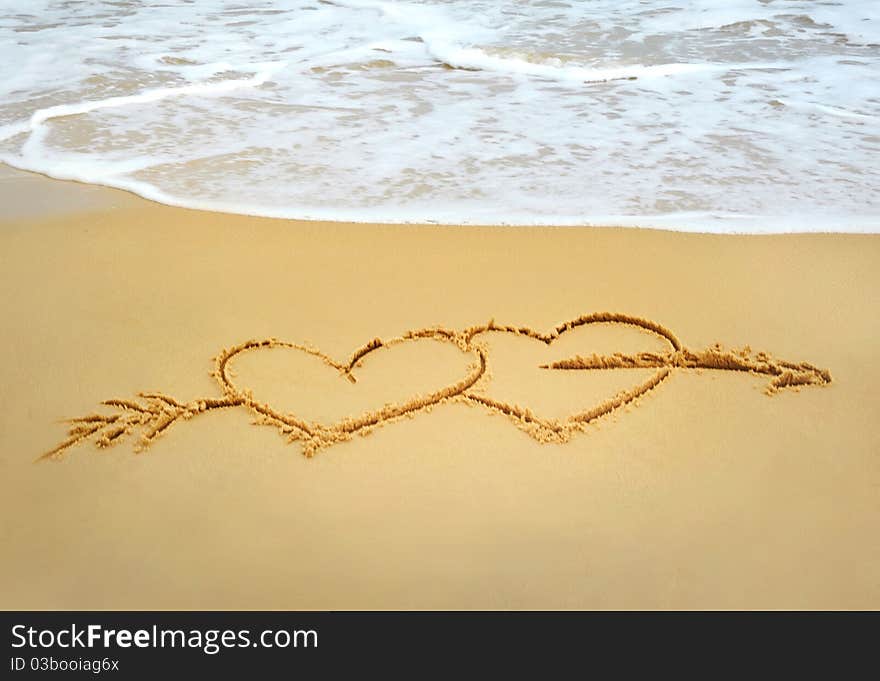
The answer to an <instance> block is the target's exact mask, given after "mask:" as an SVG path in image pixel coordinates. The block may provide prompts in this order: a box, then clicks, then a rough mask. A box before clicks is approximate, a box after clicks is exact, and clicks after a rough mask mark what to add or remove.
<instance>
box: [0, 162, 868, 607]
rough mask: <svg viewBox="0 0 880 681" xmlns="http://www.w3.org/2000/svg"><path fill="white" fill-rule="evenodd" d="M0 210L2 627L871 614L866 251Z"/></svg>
mask: <svg viewBox="0 0 880 681" xmlns="http://www.w3.org/2000/svg"><path fill="white" fill-rule="evenodd" d="M0 194H2V205H3V206H4V208H3V211H2V215H0V280H2V290H3V291H4V292H5V295H4V296H3V299H2V302H0V306H2V309H0V317H2V320H3V323H2V326H0V339H2V348H3V350H4V352H3V355H4V361H3V364H2V368H0V380H2V385H3V390H2V392H0V469H2V475H0V480H2V483H0V485H2V493H0V506H2V509H0V513H2V516H3V517H4V518H5V521H4V522H3V523H2V526H0V545H2V546H3V555H4V559H3V561H2V563H0V605H2V607H4V608H36V609H44V608H49V609H65V608H98V609H127V608H139V609H189V608H197V609H239V608H258V609H360V608H373V609H386V608H389V609H393V608H432V609H435V608H439V609H446V608H454V609H483V608H517V609H520V608H525V609H531V608H540V609H547V608H551V609H554V608H877V607H880V543H878V542H877V540H876V536H877V530H878V528H880V458H878V454H880V425H878V421H877V419H876V403H877V401H876V395H875V393H876V390H877V386H878V385H880V368H878V363H877V361H876V358H875V354H876V348H877V345H876V338H877V337H878V335H880V318H878V315H877V314H876V309H877V290H878V285H880V281H878V277H880V274H878V272H880V268H878V264H880V236H877V235H876V234H864V235H859V234H782V235H761V236H756V235H750V236H744V235H712V234H688V233H681V232H671V231H662V230H646V229H634V228H598V227H596V228H588V227H580V228H566V227H557V228H554V227H525V226H519V227H473V226H471V227H460V226H455V225H443V226H441V225H383V224H347V223H322V222H307V221H294V220H276V219H267V218H256V217H248V216H241V215H229V214H221V213H214V212H208V211H196V210H187V209H181V208H173V207H168V206H163V205H160V204H156V203H152V202H149V201H146V200H144V199H141V198H139V197H136V196H134V195H132V194H128V193H126V192H122V191H118V190H111V189H106V188H101V187H95V186H89V185H82V184H77V183H67V182H60V181H56V180H50V179H48V178H45V177H42V176H39V175H34V174H30V173H22V172H19V171H14V170H12V169H9V168H4V169H3V173H2V176H0ZM716 344H720V347H719V346H717V345H716ZM566 363H567V364H566ZM554 366H555V367H556V368H542V367H554ZM107 402H109V404H108V403H107ZM66 419H79V420H74V421H72V422H70V421H65V420H66ZM65 443H67V444H66V445H65ZM59 445H62V446H61V448H60V449H59ZM53 452H54V453H53ZM47 453H49V454H51V456H49V457H44V455H46V454H47ZM304 454H309V455H311V456H306V455H304Z"/></svg>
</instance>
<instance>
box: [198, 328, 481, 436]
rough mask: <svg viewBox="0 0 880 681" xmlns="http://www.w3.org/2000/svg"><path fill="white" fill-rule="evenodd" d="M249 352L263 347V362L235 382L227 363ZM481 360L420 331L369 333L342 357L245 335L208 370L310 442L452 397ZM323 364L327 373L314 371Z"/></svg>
mask: <svg viewBox="0 0 880 681" xmlns="http://www.w3.org/2000/svg"><path fill="white" fill-rule="evenodd" d="M248 355H250V356H251V357H247V356H248ZM255 355H262V357H261V358H260V359H261V360H262V364H263V366H262V367H261V366H260V364H259V363H256V364H255V363H253V362H252V363H251V365H250V367H249V369H250V373H249V374H248V376H247V377H246V378H245V379H244V382H245V383H246V385H247V387H246V388H241V387H238V385H237V384H236V382H235V379H234V378H233V375H234V374H236V373H240V372H241V367H236V368H237V369H238V371H235V370H234V369H233V364H234V363H235V362H236V361H241V360H247V359H253V358H254V356H255ZM272 355H274V357H272ZM241 364H244V361H241ZM306 365H311V366H306ZM485 368H486V359H485V356H484V355H483V354H482V351H481V350H479V349H477V348H474V349H467V348H464V347H461V346H459V345H456V344H453V343H450V342H448V339H447V338H446V337H443V336H442V335H437V336H434V335H424V336H413V337H401V338H395V339H392V340H391V341H387V342H383V341H382V340H380V339H374V340H373V341H371V342H370V343H367V344H366V345H364V346H362V347H361V348H359V349H358V350H357V351H355V353H354V354H353V355H352V356H351V357H350V358H349V359H348V360H347V361H346V362H338V361H336V360H334V359H332V358H331V357H329V356H327V355H325V354H324V353H322V352H320V351H319V350H316V349H314V348H310V347H307V346H303V345H298V344H295V343H288V342H284V341H279V340H274V339H270V340H265V341H258V342H250V343H245V344H242V345H241V346H237V347H235V348H232V349H231V350H227V351H224V352H223V353H221V355H220V357H219V358H218V359H217V369H216V371H215V374H214V375H215V378H217V380H218V381H219V382H220V385H221V386H222V388H223V391H224V392H225V394H226V397H227V399H228V400H229V401H230V402H234V403H239V404H243V405H245V406H247V407H248V408H249V409H250V410H251V411H253V412H254V413H256V414H257V417H258V423H261V424H266V425H274V426H276V427H278V428H279V429H280V430H281V431H282V432H284V433H286V434H288V435H289V436H291V438H292V439H295V440H303V441H304V443H305V447H306V449H307V450H309V449H317V448H320V447H325V446H328V445H331V444H335V443H336V442H340V441H343V440H346V439H350V437H351V436H352V435H353V434H355V433H364V432H366V431H368V430H369V429H370V428H372V427H374V426H376V425H377V424H380V423H383V422H386V421H391V420H394V419H397V418H399V417H401V416H406V415H408V414H413V413H415V412H418V411H421V410H425V409H429V408H430V407H432V406H433V405H435V404H437V403H438V402H441V401H442V400H445V399H449V398H452V397H455V396H457V395H459V394H461V393H462V392H464V391H465V390H467V389H468V388H469V387H471V386H472V385H473V384H474V383H475V382H476V381H477V380H479V378H480V377H481V376H482V375H483V373H484V371H485ZM327 369H330V370H331V372H330V375H326V374H327ZM321 372H323V373H324V374H325V376H323V377H321V376H316V373H321ZM267 379H268V380H267ZM322 379H323V380H322ZM261 384H262V387H263V388H265V392H263V393H260V387H261ZM298 384H299V385H298ZM298 387H300V388H301V389H302V392H301V394H297V388H298ZM255 393H256V394H255ZM377 405H381V406H377Z"/></svg>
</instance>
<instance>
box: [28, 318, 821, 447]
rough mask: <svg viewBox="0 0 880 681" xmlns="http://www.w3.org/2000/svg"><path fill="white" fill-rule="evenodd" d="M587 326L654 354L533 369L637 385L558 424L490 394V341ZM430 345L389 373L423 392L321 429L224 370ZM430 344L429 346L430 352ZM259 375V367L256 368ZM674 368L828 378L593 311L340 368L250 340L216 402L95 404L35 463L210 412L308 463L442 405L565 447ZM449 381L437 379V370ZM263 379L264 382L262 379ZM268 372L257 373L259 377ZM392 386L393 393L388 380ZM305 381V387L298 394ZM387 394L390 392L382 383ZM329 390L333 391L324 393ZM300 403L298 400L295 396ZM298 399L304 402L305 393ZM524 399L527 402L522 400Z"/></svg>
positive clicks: (488, 329) (804, 380) (296, 348)
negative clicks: (240, 411)
mask: <svg viewBox="0 0 880 681" xmlns="http://www.w3.org/2000/svg"><path fill="white" fill-rule="evenodd" d="M595 325H615V326H623V327H626V328H630V329H634V330H636V331H640V332H642V334H644V335H646V336H647V337H650V339H652V341H653V342H654V343H655V344H658V343H659V348H657V349H653V350H650V351H644V350H643V351H637V352H630V353H627V352H611V353H605V354H596V353H594V354H591V355H580V354H575V355H574V356H570V357H566V358H564V359H557V360H554V361H549V362H546V363H544V364H541V365H540V366H539V368H540V369H541V370H547V371H554V372H555V371H564V372H602V373H607V372H608V371H609V370H617V369H620V370H641V371H642V372H643V373H645V374H646V376H644V377H641V378H640V379H639V380H638V382H636V381H633V382H631V383H630V384H629V385H627V386H626V387H624V388H623V389H618V390H617V391H616V392H615V393H614V394H613V395H611V396H608V397H604V398H602V399H599V400H598V401H597V402H596V403H595V404H581V403H577V404H572V405H570V406H569V407H567V408H566V409H565V411H566V413H565V415H564V416H562V417H552V416H548V415H542V414H538V413H536V412H535V409H534V408H533V407H532V406H530V405H528V404H526V405H522V404H519V403H516V402H513V401H510V400H506V399H505V398H503V397H499V396H498V395H493V392H492V386H491V379H492V371H491V368H490V357H491V354H492V353H491V352H490V349H489V347H490V346H491V341H490V338H491V337H493V336H500V337H511V338H512V337H517V338H520V339H522V340H525V341H527V342H535V341H537V342H538V343H541V344H543V345H544V346H547V347H550V346H555V345H556V343H557V341H559V340H560V339H561V338H562V337H563V336H570V335H573V334H571V332H572V331H574V330H575V329H584V328H587V327H591V326H595ZM432 342H433V343H439V344H441V345H443V346H445V347H444V352H446V353H449V354H448V356H447V357H446V360H449V361H447V362H446V364H445V365H444V364H443V362H441V361H440V359H439V357H438V356H426V357H425V358H424V359H422V360H421V362H422V364H421V366H422V368H423V369H427V368H432V369H433V368H436V367H434V364H435V363H436V364H437V365H438V366H441V365H442V366H444V367H448V366H452V367H454V370H452V369H447V368H441V369H440V371H439V373H438V372H437V371H430V370H423V371H413V370H411V369H410V370H407V369H405V368H404V369H402V370H401V369H398V375H399V378H400V379H401V380H402V381H403V382H406V383H407V384H409V385H410V387H411V384H412V382H413V380H415V379H416V378H421V379H422V380H424V381H426V382H427V383H428V386H429V388H428V390H427V391H426V392H423V393H417V392H415V391H413V390H410V389H409V388H402V390H401V392H403V393H404V395H405V396H404V397H403V398H402V399H401V400H400V401H399V402H385V404H384V406H382V407H378V408H377V407H368V408H362V410H361V411H360V412H359V413H358V414H357V415H355V416H348V417H342V418H332V417H331V418H330V419H329V420H328V422H325V421H324V420H321V419H316V418H309V417H308V416H306V415H305V414H304V413H302V412H303V408H306V411H307V410H308V409H307V407H308V406H309V405H308V401H305V402H300V406H299V408H298V409H297V408H294V410H293V411H291V410H288V409H284V408H282V407H279V406H278V404H277V402H278V399H277V396H275V397H274V398H273V403H271V404H270V403H269V402H267V401H263V398H265V395H263V398H261V397H260V396H255V395H254V389H253V387H252V386H251V387H240V386H239V385H238V384H237V383H236V378H235V375H234V371H233V364H234V362H235V361H237V360H241V359H242V358H243V357H246V356H248V355H251V356H253V355H255V354H257V353H258V352H261V351H267V350H278V349H282V350H286V351H292V352H293V353H295V355H294V356H296V357H299V358H302V357H307V358H309V359H317V360H320V361H321V362H323V364H324V365H325V367H329V368H331V369H333V370H335V372H336V373H337V378H341V379H342V380H343V381H349V382H351V383H353V384H356V383H357V377H356V375H357V374H358V373H359V372H360V371H361V370H363V371H364V372H367V371H368V369H369V367H368V366H366V365H367V364H371V365H372V364H375V360H376V359H377V357H378V355H379V354H381V353H379V352H378V351H380V350H382V351H384V353H385V354H387V351H389V350H393V349H396V348H402V347H408V348H410V349H411V348H413V347H416V346H426V345H428V344H430V343H432ZM434 347H437V346H434ZM264 368H265V367H264ZM679 369H710V370H719V371H736V372H745V373H751V374H755V375H760V376H765V377H768V376H769V377H770V381H769V384H768V386H767V389H766V392H767V393H769V394H772V393H775V392H778V391H779V390H783V389H786V388H794V389H798V388H799V387H801V386H807V385H827V384H828V383H830V382H831V375H830V373H829V372H828V371H827V370H825V369H819V368H818V367H815V366H813V365H812V364H808V363H806V362H798V363H795V362H788V361H785V360H778V359H774V358H772V357H771V356H770V355H768V354H766V353H762V352H759V353H752V351H751V349H750V348H748V347H747V348H743V349H741V350H725V349H723V348H722V347H721V346H720V345H717V344H716V345H713V346H711V347H709V348H707V349H705V350H701V351H696V352H695V351H691V350H688V349H687V348H685V347H684V346H683V345H682V344H681V342H680V341H679V340H678V338H677V337H676V336H675V334H673V333H672V332H671V331H670V330H669V329H667V328H666V327H664V326H662V325H660V324H657V323H656V322H652V321H650V320H647V319H643V318H640V317H634V316H631V315H626V314H621V313H612V312H599V313H594V314H589V315H582V316H580V317H578V318H577V319H574V320H572V321H569V322H566V323H564V324H559V325H557V326H556V327H554V328H552V329H551V330H549V331H545V332H541V331H537V330H535V329H532V328H530V327H526V326H519V327H517V326H508V325H501V324H497V323H496V322H495V321H490V322H489V323H487V324H483V325H479V326H473V327H469V328H466V329H463V330H454V329H445V328H441V327H432V328H424V329H417V330H415V331H410V332H408V333H406V334H403V335H402V336H399V337H396V338H393V339H391V340H387V341H382V340H381V339H378V338H376V339H374V340H372V341H370V342H369V343H367V344H365V345H363V346H361V347H360V348H359V349H358V350H356V351H355V352H354V353H353V354H352V355H351V357H350V358H349V359H348V360H347V361H345V362H339V361H337V360H334V359H333V358H331V357H329V356H328V355H325V354H324V353H322V352H321V351H319V350H317V349H315V348H311V347H308V346H305V345H300V344H296V343H289V342H286V341H280V340H277V339H266V340H252V341H247V342H245V343H241V344H239V345H236V346H234V347H232V348H229V349H226V350H223V351H222V352H221V353H220V354H219V355H218V356H217V357H216V358H215V368H214V372H213V373H212V375H213V376H214V378H215V379H216V380H217V382H218V384H219V386H220V389H221V391H222V393H223V394H222V396H221V397H208V398H203V399H197V400H192V401H190V402H181V401H179V400H177V399H175V398H173V397H171V396H169V395H166V394H164V393H155V392H154V393H140V394H139V395H138V398H139V399H137V400H129V399H111V400H106V401H104V402H103V404H104V405H105V406H107V407H110V408H112V409H114V410H115V411H114V412H113V413H110V414H99V413H95V414H89V415H87V416H82V417H78V418H74V419H70V420H69V421H68V422H69V423H70V427H69V430H68V437H67V439H66V440H64V441H63V442H61V443H60V444H59V445H58V446H56V447H55V448H53V449H52V450H50V451H49V452H46V453H45V454H44V455H42V456H41V457H40V459H47V458H58V457H60V456H61V455H63V454H64V453H65V452H66V451H67V450H69V449H70V448H72V447H74V446H76V445H77V444H80V443H81V442H85V441H88V440H91V441H93V442H94V443H95V444H96V445H97V446H98V447H101V448H104V447H110V446H112V445H115V444H117V443H118V442H120V441H122V440H124V439H125V438H126V437H127V436H129V435H132V434H134V433H136V432H138V433H139V434H140V438H139V442H138V445H137V448H138V449H139V450H143V449H146V448H147V447H149V446H150V445H151V444H152V443H153V442H154V441H155V440H156V439H157V438H158V437H159V436H160V435H162V434H163V433H165V432H166V431H167V430H168V429H169V428H170V427H171V426H172V425H173V424H174V423H176V422H178V421H181V420H186V419H190V418H193V417H194V416H197V415H200V414H203V413H206V412H209V411H215V410H219V409H225V408H231V407H243V408H246V409H248V410H249V411H250V412H251V413H252V414H253V415H254V416H255V421H254V423H256V424H259V425H270V426H274V427H275V428H277V429H278V430H279V431H280V432H281V433H282V434H283V435H285V436H286V437H287V438H288V440H289V441H291V442H293V441H299V442H302V444H303V452H304V453H305V454H306V455H307V456H312V455H313V454H315V453H316V452H317V451H318V450H320V449H323V448H326V447H329V446H332V445H334V444H337V443H339V442H343V441H345V440H349V439H351V438H352V437H353V436H354V435H365V434H367V433H369V432H371V431H372V430H373V429H374V428H375V427H377V426H380V425H383V424H386V423H390V422H393V421H396V420H399V419H400V418H403V417H407V416H413V415H415V414H418V413H421V412H426V411H430V410H431V409H432V408H433V407H434V406H435V405H437V404H440V403H442V402H447V401H463V402H467V403H469V404H471V405H476V406H479V407H481V408H484V409H486V410H488V411H490V412H493V413H499V414H503V415H505V416H506V417H508V418H509V419H511V420H512V421H513V422H514V423H515V424H516V425H517V426H518V427H519V428H521V429H522V430H523V431H525V432H526V433H528V434H529V435H530V436H532V437H533V438H534V439H536V440H538V441H539V442H567V441H568V440H570V439H571V437H572V435H573V434H575V433H577V432H579V431H582V430H584V428H585V427H586V426H587V425H588V424H590V423H593V422H594V421H596V420H598V419H600V418H602V417H604V416H606V415H608V414H610V413H612V412H615V411H616V410H618V409H620V408H621V407H624V406H626V405H628V404H630V403H632V402H634V401H636V400H638V399H639V398H640V397H642V396H643V395H645V394H647V393H648V392H650V391H651V390H653V389H654V388H656V387H657V386H658V385H660V384H661V383H662V382H663V381H664V380H666V379H667V378H668V377H669V376H670V374H671V373H672V372H673V371H675V370H679ZM446 370H449V372H450V373H449V375H448V376H447V377H446V378H445V379H442V380H441V377H442V375H443V373H444V372H445V371H446ZM271 373H272V372H270V373H269V374H268V375H270V376H271ZM265 375H267V374H266V373H265V372H264V376H265ZM391 383H392V384H391V386H390V387H391V389H392V390H395V391H396V389H397V388H399V386H396V385H394V381H392V382H391ZM309 385H313V383H312V384H309V383H308V382H306V384H305V385H304V387H305V388H308V386H309ZM386 387H389V386H386ZM331 389H332V388H331ZM300 397H302V396H300ZM306 397H307V396H306ZM526 401H529V400H528V399H527V400H526Z"/></svg>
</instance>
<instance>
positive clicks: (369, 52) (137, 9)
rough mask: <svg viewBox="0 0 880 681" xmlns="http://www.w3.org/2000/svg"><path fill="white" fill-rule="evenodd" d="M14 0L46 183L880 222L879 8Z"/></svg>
mask: <svg viewBox="0 0 880 681" xmlns="http://www.w3.org/2000/svg"><path fill="white" fill-rule="evenodd" d="M7 5H9V6H10V7H11V10H10V11H9V12H8V13H5V14H4V15H3V16H2V17H0V58H6V63H7V64H8V65H9V68H8V69H7V71H6V72H5V73H4V74H3V75H2V76H0V160H2V161H4V162H6V163H8V164H9V165H13V166H15V167H19V168H24V169H28V170H34V171H37V172H42V173H45V174H47V175H50V176H53V177H58V178H63V179H75V180H80V181H86V182H92V183H98V184H104V185H107V186H113V187H118V188H122V189H126V190H129V191H133V192H135V193H138V194H140V195H142V196H145V197H147V198H150V199H152V200H156V201H161V202H163V203H169V204H173V205H180V206H186V207H192V208H204V209H210V210H223V211H228V212H237V213H246V214H254V215H265V216H271V217H290V218H312V219H330V220H332V219H339V220H349V221H367V220H368V221H384V222H443V223H454V224H493V223H504V224H559V225H569V224H571V225H576V224H581V225H584V224H621V225H636V226H656V227H664V228H675V229H685V230H695V231H720V232H725V231H726V232H761V231H878V230H880V193H878V189H877V188H878V187H880V167H878V164H877V163H876V160H875V159H876V158H877V157H878V153H880V135H878V133H877V132H876V130H877V126H876V122H877V120H880V85H878V83H880V79H878V73H880V55H878V50H877V48H876V43H880V16H878V10H877V4H876V3H871V2H863V1H862V0H852V2H849V3H847V5H846V11H843V10H834V11H832V9H831V8H829V7H826V6H824V5H822V6H816V5H815V3H809V2H806V0H791V1H790V2H787V3H785V6H784V8H783V7H782V6H779V5H778V3H769V4H765V3H759V2H746V1H744V0H740V1H739V2H736V3H730V2H722V1H721V0H717V1H716V0H707V2H704V3H700V7H699V8H697V9H695V8H693V6H692V3H687V2H682V1H676V0H669V1H667V2H662V3H661V2H654V3H650V2H649V3H646V2H637V1H636V0H613V1H612V0H596V2H591V3H590V4H589V5H585V4H584V3H577V2H565V1H564V0H559V1H555V2H547V3H543V2H542V3H530V4H528V5H525V4H522V3H516V2H510V1H507V2H495V1H491V2H490V1H489V0H448V1H446V2H439V1H437V2H427V1H426V2H406V3H404V2H374V1H372V0H361V1H357V0H336V1H334V2H321V3H312V2H310V0H284V1H279V2H277V3H275V4H273V5H272V6H271V7H268V8H246V7H243V6H241V5H240V4H239V3H234V2H226V1H225V0H206V2H203V3H202V2H200V3H195V4H193V5H183V4H180V5H170V6H166V7H150V6H141V5H127V4H119V5H102V6H101V7H95V6H93V5H90V4H89V3H73V4H70V3H67V4H65V5H57V4H55V3H43V4H39V3H34V2H25V0H12V1H11V2H8V3H7ZM47 54H51V56H52V59H47V56H46V55H47ZM448 67H452V69H449V68H448Z"/></svg>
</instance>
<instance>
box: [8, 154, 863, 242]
mask: <svg viewBox="0 0 880 681" xmlns="http://www.w3.org/2000/svg"><path fill="white" fill-rule="evenodd" d="M36 178H42V180H47V181H49V182H51V183H53V184H57V186H56V189H55V193H56V194H57V195H62V194H63V193H66V197H65V198H66V200H67V202H68V203H70V202H71V201H75V200H77V199H79V200H80V203H81V202H82V200H83V198H84V197H85V196H88V193H89V192H90V193H91V194H92V195H93V198H94V197H95V196H97V195H100V193H102V192H109V193H108V194H107V198H108V200H109V198H110V196H112V195H113V194H116V196H117V200H118V197H119V196H121V195H124V196H127V197H130V198H132V199H136V200H140V201H147V202H150V203H154V204H157V205H161V206H166V207H169V208H179V209H181V210H194V211H200V212H207V213H222V214H225V215H237V216H240V217H245V218H258V219H269V220H284V221H288V222H291V223H328V222H330V223H338V224H347V225H376V224H379V225H386V226H391V225H399V226H406V227H424V226H436V227H465V228H484V227H488V228H509V227H513V228H537V229H541V228H554V229H571V228H574V229H621V228H625V229H638V230H655V231H664V232H673V233H684V234H716V235H722V236H727V235H729V236H775V235H784V234H794V235H799V234H878V233H880V215H878V216H849V217H838V218H837V219H838V220H839V221H840V222H847V227H846V228H840V229H827V228H825V226H824V225H825V223H824V222H823V223H819V226H817V227H815V228H810V229H803V228H801V229H797V228H792V227H790V226H787V227H786V228H784V229H781V230H779V231H767V230H766V229H761V228H759V227H757V226H758V225H762V224H765V223H776V224H777V225H778V224H779V223H780V220H781V219H782V218H780V217H779V216H768V217H760V216H752V215H749V216H746V215H738V214H721V213H718V212H708V213H694V214H691V213H681V214H669V215H643V216H627V215H623V216H616V215H610V216H604V217H601V216H597V217H595V218H591V219H590V221H588V222H583V221H582V220H581V219H567V220H561V221H559V222H553V223H543V222H541V223H536V222H503V221H502V222H495V221H491V220H486V221H476V222H471V221H465V222H462V221H456V220H455V219H451V220H408V219H400V220H387V219H378V218H377V219H375V220H374V219H371V218H370V217H362V216H363V215H364V211H358V210H353V211H348V212H347V213H345V214H340V213H334V214H332V215H327V216H315V217H296V216H292V215H289V214H286V213H285V211H272V210H250V209H247V208H246V207H243V206H240V205H239V204H224V203H222V202H210V201H201V200H191V201H189V202H187V201H182V200H178V199H176V198H174V197H169V196H164V195H162V196H161V197H159V194H161V192H160V191H158V190H155V191H152V190H151V191H144V192H139V191H137V190H136V189H134V188H133V187H124V186H116V185H109V184H101V183H92V182H86V181H83V180H78V179H69V178H57V177H54V176H52V175H49V174H46V173H43V172H39V171H33V170H23V169H20V168H17V167H15V166H12V165H9V164H8V163H4V162H2V161H0V181H4V180H7V181H12V182H15V183H16V184H18V185H22V184H24V185H27V184H30V183H28V182H25V181H26V180H28V179H31V180H35V179H36ZM37 181H38V182H39V181H40V180H37ZM62 186H68V187H70V186H78V187H82V188H84V190H70V189H68V190H63V189H61V187H62ZM151 194H152V195H151ZM20 205H21V204H19V206H20ZM74 205H76V204H74ZM2 219H3V218H2V216H0V220H2ZM824 219H825V220H827V219H828V218H824ZM692 220H700V225H699V226H695V225H692V224H689V222H690V221H692ZM734 224H739V225H740V226H741V227H743V228H742V229H739V230H733V231H731V230H730V229H721V228H720V226H722V225H726V226H728V227H729V226H730V225H734ZM791 224H801V225H803V224H810V219H809V218H807V217H805V216H801V217H799V218H796V219H794V221H793V222H792V223H791ZM715 225H717V226H719V228H718V229H713V228H711V227H712V226H715ZM749 225H750V226H751V227H747V226H749Z"/></svg>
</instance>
